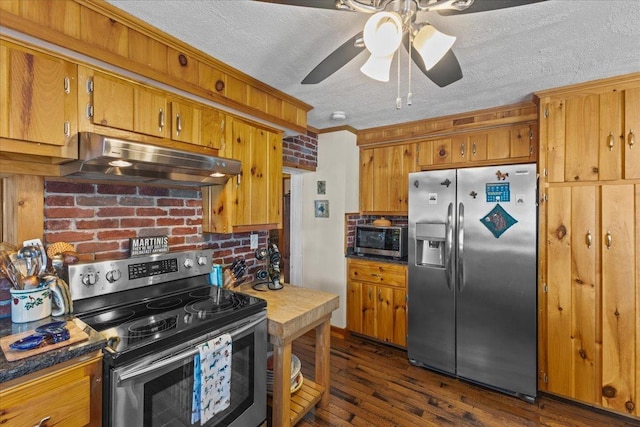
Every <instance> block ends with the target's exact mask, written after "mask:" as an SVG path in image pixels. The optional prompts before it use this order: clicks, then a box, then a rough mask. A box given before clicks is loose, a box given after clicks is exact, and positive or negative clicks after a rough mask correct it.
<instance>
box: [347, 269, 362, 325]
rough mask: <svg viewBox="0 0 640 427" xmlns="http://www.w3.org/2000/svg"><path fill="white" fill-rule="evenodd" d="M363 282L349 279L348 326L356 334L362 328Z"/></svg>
mask: <svg viewBox="0 0 640 427" xmlns="http://www.w3.org/2000/svg"><path fill="white" fill-rule="evenodd" d="M362 301H363V299H362V283H360V282H356V281H353V280H347V328H348V329H349V330H350V331H351V332H355V333H356V334H361V333H363V330H362V313H363V311H362Z"/></svg>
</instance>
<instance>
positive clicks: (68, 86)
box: [0, 42, 78, 146]
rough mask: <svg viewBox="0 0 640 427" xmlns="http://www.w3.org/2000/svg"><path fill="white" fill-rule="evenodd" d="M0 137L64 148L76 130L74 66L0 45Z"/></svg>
mask: <svg viewBox="0 0 640 427" xmlns="http://www.w3.org/2000/svg"><path fill="white" fill-rule="evenodd" d="M0 63H1V65H0V67H1V68H0V71H1V73H0V106H1V107H0V118H1V119H2V120H0V136H1V137H5V138H11V139H17V140H22V141H32V142H38V143H43V144H51V145H58V146H62V145H65V144H66V143H67V142H68V141H69V139H70V138H71V137H72V136H75V135H76V133H77V131H78V121H77V117H78V116H77V114H78V112H77V111H78V110H77V106H78V104H77V66H76V65H74V64H71V63H68V62H65V61H63V60H61V59H58V58H55V57H52V56H48V55H45V54H42V53H39V52H34V51H30V50H27V49H22V48H20V47H18V46H14V45H12V44H10V43H5V42H2V45H0Z"/></svg>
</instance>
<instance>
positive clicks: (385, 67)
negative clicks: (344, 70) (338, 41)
mask: <svg viewBox="0 0 640 427" xmlns="http://www.w3.org/2000/svg"><path fill="white" fill-rule="evenodd" d="M392 61H393V53H392V54H391V55H387V56H376V55H373V54H372V55H371V56H369V59H367V62H365V63H364V65H363V66H362V67H360V71H362V74H364V75H365V76H367V77H370V78H372V79H374V80H378V81H380V82H388V81H389V70H390V69H391V62H392Z"/></svg>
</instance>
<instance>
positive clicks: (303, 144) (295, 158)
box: [282, 131, 318, 170]
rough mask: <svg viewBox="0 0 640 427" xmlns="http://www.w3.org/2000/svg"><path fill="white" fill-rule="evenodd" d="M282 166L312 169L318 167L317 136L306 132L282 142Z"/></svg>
mask: <svg viewBox="0 0 640 427" xmlns="http://www.w3.org/2000/svg"><path fill="white" fill-rule="evenodd" d="M282 161H283V164H284V166H289V167H294V168H296V167H297V168H302V169H312V170H315V169H316V168H317V167H318V134H316V133H314V132H310V131H308V132H307V134H306V135H296V136H292V137H287V138H284V139H283V140H282Z"/></svg>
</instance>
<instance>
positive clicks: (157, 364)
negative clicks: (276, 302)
mask: <svg viewBox="0 0 640 427" xmlns="http://www.w3.org/2000/svg"><path fill="white" fill-rule="evenodd" d="M263 320H264V318H263V317H261V318H260V319H258V320H255V321H252V322H249V323H247V324H245V325H244V326H240V327H239V328H238V329H235V330H234V331H233V332H231V338H232V339H233V338H235V337H236V336H238V335H240V334H242V333H244V332H246V331H247V330H249V329H251V328H254V327H255V326H256V325H258V324H259V323H260V322H262V321H263ZM220 335H222V334H220ZM198 351H199V350H198V348H197V347H196V348H192V349H191V350H187V351H185V352H183V353H180V354H177V355H175V356H171V357H169V358H167V359H164V360H160V361H158V362H155V363H153V364H152V365H149V366H145V367H144V368H142V369H137V370H133V371H131V372H125V373H123V374H122V375H120V378H118V385H120V384H122V383H124V382H126V381H129V380H132V379H134V378H136V377H139V376H141V375H144V374H146V373H148V372H152V371H155V370H158V369H162V368H164V367H165V366H168V365H171V364H173V363H175V362H178V361H180V360H182V359H186V358H187V357H190V356H195V355H196V354H198Z"/></svg>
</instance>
